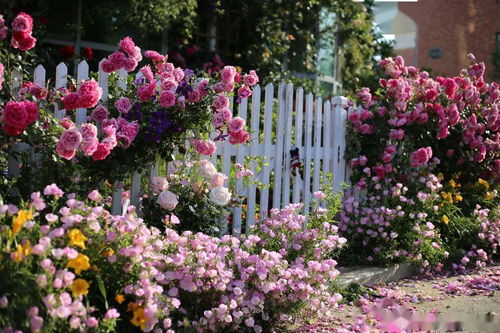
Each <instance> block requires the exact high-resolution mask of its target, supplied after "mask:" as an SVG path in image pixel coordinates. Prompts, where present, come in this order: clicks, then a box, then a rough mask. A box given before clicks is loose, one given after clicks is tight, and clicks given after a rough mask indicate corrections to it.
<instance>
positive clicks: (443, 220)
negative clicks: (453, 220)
mask: <svg viewBox="0 0 500 333" xmlns="http://www.w3.org/2000/svg"><path fill="white" fill-rule="evenodd" d="M441 222H443V223H444V224H448V223H449V222H450V219H449V218H448V216H446V215H443V217H442V218H441Z"/></svg>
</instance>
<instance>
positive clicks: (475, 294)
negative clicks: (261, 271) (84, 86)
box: [289, 265, 500, 333]
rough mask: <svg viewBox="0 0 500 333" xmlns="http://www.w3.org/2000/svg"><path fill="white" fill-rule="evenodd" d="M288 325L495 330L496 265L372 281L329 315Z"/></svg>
mask: <svg viewBox="0 0 500 333" xmlns="http://www.w3.org/2000/svg"><path fill="white" fill-rule="evenodd" d="M289 331H291V332H295V333H305V332H338V333H344V332H345V333H347V332H391V333H392V332H394V333H396V332H446V331H448V332H469V333H472V332H492V333H500V265H497V266H491V267H489V268H485V269H483V270H481V271H472V272H469V273H466V274H463V275H458V276H440V277H435V278H432V279H417V280H412V279H406V280H401V281H399V282H397V283H388V284H387V285H383V286H373V287H371V288H370V289H369V290H368V292H367V293H365V294H364V295H362V296H361V297H359V299H358V300H356V301H355V302H351V303H350V304H342V305H341V306H340V307H339V308H338V309H336V311H334V315H332V316H330V317H329V318H327V319H322V320H316V321H311V322H309V323H302V325H299V327H298V328H294V329H290V330H289Z"/></svg>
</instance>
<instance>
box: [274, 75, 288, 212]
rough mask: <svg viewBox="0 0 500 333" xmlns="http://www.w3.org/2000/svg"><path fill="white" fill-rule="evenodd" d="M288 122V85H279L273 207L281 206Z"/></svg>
mask: <svg viewBox="0 0 500 333" xmlns="http://www.w3.org/2000/svg"><path fill="white" fill-rule="evenodd" d="M285 123H286V85H285V83H283V82H282V83H280V85H279V87H278V118H277V121H276V151H275V154H274V155H273V156H274V186H273V208H280V207H281V185H282V181H283V179H282V177H283V142H284V140H283V136H284V134H285Z"/></svg>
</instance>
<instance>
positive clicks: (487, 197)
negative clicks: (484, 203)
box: [484, 192, 495, 200]
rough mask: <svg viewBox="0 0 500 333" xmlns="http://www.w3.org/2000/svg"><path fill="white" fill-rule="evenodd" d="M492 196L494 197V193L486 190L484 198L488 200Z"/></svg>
mask: <svg viewBox="0 0 500 333" xmlns="http://www.w3.org/2000/svg"><path fill="white" fill-rule="evenodd" d="M494 197H495V193H493V192H486V194H485V195H484V198H485V199H488V200H491V199H493V198H494Z"/></svg>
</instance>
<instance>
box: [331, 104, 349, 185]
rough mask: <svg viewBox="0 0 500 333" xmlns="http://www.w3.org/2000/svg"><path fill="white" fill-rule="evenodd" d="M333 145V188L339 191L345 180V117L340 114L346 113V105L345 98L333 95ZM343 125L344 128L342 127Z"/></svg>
mask: <svg viewBox="0 0 500 333" xmlns="http://www.w3.org/2000/svg"><path fill="white" fill-rule="evenodd" d="M333 104H334V106H335V108H334V124H333V125H334V133H333V135H334V145H333V190H334V191H335V192H340V190H341V189H342V185H341V183H342V182H343V181H344V180H345V161H344V152H345V137H344V136H345V123H346V122H345V120H347V114H346V115H345V119H344V120H342V117H343V116H342V114H343V113H346V111H345V110H344V107H345V106H346V105H347V99H346V98H344V97H340V96H337V97H334V99H333ZM342 126H344V128H342Z"/></svg>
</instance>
